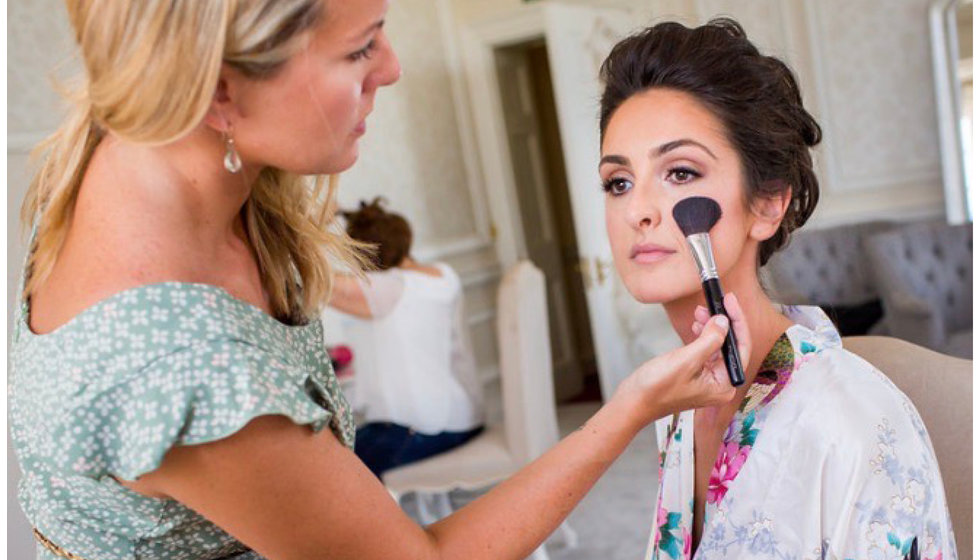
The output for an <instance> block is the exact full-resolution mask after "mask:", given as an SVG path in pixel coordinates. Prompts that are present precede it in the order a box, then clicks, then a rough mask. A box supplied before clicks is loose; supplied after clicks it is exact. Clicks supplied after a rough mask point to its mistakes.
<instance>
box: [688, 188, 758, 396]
mask: <svg viewBox="0 0 980 560" xmlns="http://www.w3.org/2000/svg"><path fill="white" fill-rule="evenodd" d="M673 214H674V221H676V222H677V225H678V226H680V228H681V231H682V232H684V237H686V238H687V244H688V246H690V248H691V254H692V255H694V260H695V261H696V262H697V264H698V271H699V272H700V274H701V287H702V288H703V289H704V299H705V300H706V301H707V303H708V311H709V312H710V313H711V314H712V315H718V314H723V315H725V316H726V317H728V312H727V311H725V304H724V301H723V298H724V292H722V290H721V282H720V281H719V280H718V269H717V268H716V266H715V257H714V253H712V251H711V238H710V237H709V235H708V232H709V231H711V228H712V227H714V225H715V224H716V223H718V220H719V219H720V218H721V206H719V205H718V203H717V202H715V201H714V200H713V199H710V198H707V197H704V196H692V197H690V198H685V199H683V200H681V201H680V202H678V203H677V204H675V205H674V210H673ZM729 324H730V323H729ZM721 355H722V358H723V359H724V360H725V368H726V369H727V370H728V379H729V381H731V383H732V386H733V387H738V386H739V385H742V384H743V383H745V372H744V371H743V370H742V360H741V359H740V358H739V356H738V344H737V343H736V340H735V331H734V329H732V328H729V329H728V335H727V336H726V337H725V342H724V344H723V345H722V348H721Z"/></svg>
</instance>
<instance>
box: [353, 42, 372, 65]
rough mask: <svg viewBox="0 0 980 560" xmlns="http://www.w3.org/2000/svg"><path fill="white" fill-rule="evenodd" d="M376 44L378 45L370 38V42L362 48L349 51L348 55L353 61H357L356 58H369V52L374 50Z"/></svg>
mask: <svg viewBox="0 0 980 560" xmlns="http://www.w3.org/2000/svg"><path fill="white" fill-rule="evenodd" d="M377 45H378V44H377V42H376V41H375V40H374V39H371V42H370V43H368V44H367V45H366V46H365V47H364V48H363V49H361V50H359V51H356V52H353V53H351V54H350V55H349V58H350V59H351V60H352V61H354V62H357V61H358V60H361V59H367V58H371V53H372V52H374V49H375V47H377Z"/></svg>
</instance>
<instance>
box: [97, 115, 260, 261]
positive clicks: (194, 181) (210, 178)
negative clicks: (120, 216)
mask: <svg viewBox="0 0 980 560" xmlns="http://www.w3.org/2000/svg"><path fill="white" fill-rule="evenodd" d="M224 150H225V148H224V144H223V143H222V141H221V136H220V134H218V133H217V132H216V131H214V130H212V129H211V128H209V127H207V126H205V125H201V126H199V127H197V128H196V129H194V130H192V131H191V132H190V133H188V134H187V135H185V136H184V137H182V138H180V139H179V140H176V141H174V142H172V143H169V144H166V145H163V146H146V145H141V144H135V143H131V142H127V141H124V140H120V139H117V138H114V137H112V136H109V137H107V138H106V139H105V140H104V141H103V144H102V145H100V146H99V151H100V152H102V154H101V155H102V157H101V158H98V159H102V162H101V163H102V165H97V166H93V167H94V168H93V169H92V171H93V172H95V173H98V172H99V169H104V170H106V171H107V172H108V173H111V174H112V175H114V176H117V177H118V176H124V177H126V180H125V182H123V181H111V180H110V181H96V182H97V183H102V184H106V185H112V187H111V188H115V189H119V187H120V186H121V185H125V186H124V188H123V189H121V190H117V191H116V195H117V197H119V198H124V199H129V200H126V201H125V203H126V204H127V206H129V207H131V208H140V207H141V206H142V205H147V206H149V207H150V208H153V210H154V213H156V214H157V215H158V216H159V217H160V218H163V219H165V220H167V221H168V222H170V223H171V224H174V225H178V226H180V228H181V229H183V230H184V231H186V232H188V233H192V235H194V237H195V238H197V239H199V240H200V241H202V242H205V243H207V242H209V241H211V240H213V241H215V242H220V241H221V240H225V239H228V236H229V235H234V236H236V237H240V236H241V234H242V233H243V232H242V224H241V219H240V215H241V211H242V207H243V206H244V204H245V202H246V201H247V200H248V197H249V196H250V195H251V191H252V185H253V183H254V182H255V179H256V177H257V176H258V171H257V170H254V169H249V168H248V167H243V168H242V169H241V170H240V171H239V172H238V173H229V172H228V171H227V170H226V169H225V168H224V166H223V165H222V159H223V158H224ZM119 202H124V201H123V200H120V201H119Z"/></svg>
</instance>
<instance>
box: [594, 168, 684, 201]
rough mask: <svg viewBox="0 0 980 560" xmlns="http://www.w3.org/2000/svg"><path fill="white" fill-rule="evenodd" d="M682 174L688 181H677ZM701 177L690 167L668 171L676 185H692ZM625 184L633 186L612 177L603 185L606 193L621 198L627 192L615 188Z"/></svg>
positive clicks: (668, 175)
mask: <svg viewBox="0 0 980 560" xmlns="http://www.w3.org/2000/svg"><path fill="white" fill-rule="evenodd" d="M681 173H683V174H685V175H687V176H688V179H687V180H676V177H677V175H678V174H681ZM701 176H702V175H701V173H698V172H697V171H695V170H694V169H691V168H690V167H683V166H681V167H672V168H670V169H669V170H668V171H667V178H668V179H670V178H671V177H674V178H675V180H674V181H671V182H672V183H674V184H676V185H686V184H687V183H690V182H691V181H694V180H695V179H700V178H701ZM624 183H630V184H631V183H632V181H630V180H629V179H623V178H622V177H612V178H610V179H607V180H605V181H603V183H602V190H603V191H604V192H606V193H608V194H611V195H612V196H620V195H623V194H626V191H623V192H618V193H617V192H615V188H616V187H617V186H620V185H623V184H624Z"/></svg>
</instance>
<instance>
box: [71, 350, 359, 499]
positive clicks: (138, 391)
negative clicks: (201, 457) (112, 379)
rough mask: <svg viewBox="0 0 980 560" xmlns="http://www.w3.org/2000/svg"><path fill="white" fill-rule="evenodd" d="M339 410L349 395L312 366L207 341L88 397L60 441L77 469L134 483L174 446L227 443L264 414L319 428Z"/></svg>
mask: <svg viewBox="0 0 980 560" xmlns="http://www.w3.org/2000/svg"><path fill="white" fill-rule="evenodd" d="M338 414H339V415H344V414H349V411H348V407H347V405H346V402H345V401H344V400H343V397H341V396H340V395H339V394H338V395H334V394H332V392H331V391H329V390H328V388H327V387H326V386H325V384H324V382H323V379H322V377H321V376H318V375H311V372H310V370H308V369H307V368H304V367H302V366H298V365H293V364H289V363H286V362H284V361H283V360H281V359H280V358H278V357H276V356H274V355H272V354H270V353H269V352H267V351H265V350H263V349H261V348H259V347H256V346H254V345H252V344H249V343H246V342H241V341H236V340H220V341H204V342H201V343H199V344H195V345H192V346H190V347H188V348H185V349H182V350H179V351H177V352H174V353H172V354H168V355H166V356H163V357H161V358H158V359H156V360H155V361H153V362H152V363H150V364H149V365H147V366H146V367H144V368H142V369H141V370H139V371H138V372H134V374H132V375H129V376H125V377H123V378H121V379H120V380H119V381H118V382H117V383H113V384H110V385H109V386H107V387H100V388H99V390H98V391H97V392H93V394H90V395H86V394H84V393H83V394H82V395H79V398H78V399H77V401H76V403H75V404H74V405H73V406H72V407H71V408H70V409H69V410H66V411H65V413H64V416H63V417H62V418H60V419H59V421H58V422H57V423H56V429H55V434H54V436H55V437H54V439H53V441H54V442H57V443H60V444H62V445H63V450H64V452H63V453H62V454H59V455H60V456H61V457H62V461H63V465H62V467H63V468H65V469H66V470H68V471H69V472H72V473H74V474H79V475H83V476H89V477H93V478H101V477H103V476H105V475H107V474H111V475H115V476H117V477H120V478H123V479H126V480H133V479H135V478H137V477H139V476H140V475H142V474H145V473H147V472H150V471H152V470H154V469H156V468H157V467H158V466H159V465H160V462H161V460H162V459H163V456H164V454H166V452H167V451H168V450H169V449H170V448H171V447H174V446H177V445H195V444H201V443H207V442H211V441H216V440H220V439H222V438H226V437H228V436H230V435H232V434H234V433H235V432H237V431H238V430H240V429H242V428H243V427H244V426H245V425H246V424H248V422H249V421H251V420H252V419H254V418H256V417H259V416H264V415H282V416H286V417H288V418H290V419H291V420H292V421H293V422H295V423H296V424H300V425H309V426H311V427H312V428H313V430H315V431H319V430H321V429H323V427H324V426H326V425H328V424H331V425H333V424H335V423H337V422H331V419H333V418H334V416H335V415H338ZM338 424H339V423H338ZM335 431H342V430H337V429H336V428H335ZM338 437H339V438H340V439H341V440H342V441H344V440H345V439H346V437H344V436H343V434H342V433H338ZM344 443H348V444H349V443H350V442H347V441H344Z"/></svg>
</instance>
